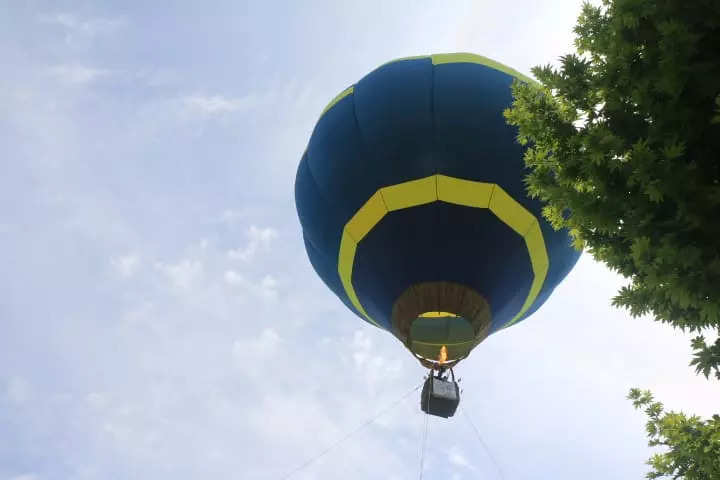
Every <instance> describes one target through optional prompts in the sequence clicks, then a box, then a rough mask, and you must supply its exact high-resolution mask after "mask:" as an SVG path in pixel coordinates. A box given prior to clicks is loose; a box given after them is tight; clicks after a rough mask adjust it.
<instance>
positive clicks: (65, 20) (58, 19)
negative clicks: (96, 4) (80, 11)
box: [39, 13, 126, 37]
mask: <svg viewBox="0 0 720 480" xmlns="http://www.w3.org/2000/svg"><path fill="white" fill-rule="evenodd" d="M39 20H40V22H41V23H45V24H49V25H58V26H60V27H63V28H65V29H66V30H68V32H69V33H73V34H81V35H86V36H91V37H92V36H95V35H97V34H104V33H111V32H114V31H115V30H117V29H118V28H120V27H122V26H123V25H125V23H126V22H125V19H123V18H99V17H98V18H82V17H80V16H79V15H76V14H74V13H56V14H54V15H41V16H40V19H39Z"/></svg>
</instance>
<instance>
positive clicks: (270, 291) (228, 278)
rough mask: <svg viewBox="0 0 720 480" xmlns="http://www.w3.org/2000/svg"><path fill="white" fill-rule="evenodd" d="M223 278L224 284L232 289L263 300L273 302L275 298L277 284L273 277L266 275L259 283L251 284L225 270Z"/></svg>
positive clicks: (251, 282) (240, 276)
mask: <svg viewBox="0 0 720 480" xmlns="http://www.w3.org/2000/svg"><path fill="white" fill-rule="evenodd" d="M223 278H224V280H225V283H226V284H228V285H230V286H232V287H236V288H240V289H241V290H243V291H246V292H249V293H250V294H252V295H254V296H257V297H260V298H262V299H264V300H273V299H275V298H277V295H278V292H277V287H278V282H277V280H276V279H275V277H273V276H272V275H270V274H266V275H265V276H264V277H263V278H262V280H260V282H253V281H250V280H248V279H247V278H245V276H243V275H242V274H240V273H238V272H236V271H235V270H227V271H226V272H225V274H224V275H223Z"/></svg>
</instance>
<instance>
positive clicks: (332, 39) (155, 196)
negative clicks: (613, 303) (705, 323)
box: [0, 0, 720, 480]
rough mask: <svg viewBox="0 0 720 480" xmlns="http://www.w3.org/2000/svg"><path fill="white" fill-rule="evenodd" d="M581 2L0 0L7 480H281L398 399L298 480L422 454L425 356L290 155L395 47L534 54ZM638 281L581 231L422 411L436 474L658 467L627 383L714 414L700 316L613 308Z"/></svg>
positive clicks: (676, 405)
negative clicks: (363, 290)
mask: <svg viewBox="0 0 720 480" xmlns="http://www.w3.org/2000/svg"><path fill="white" fill-rule="evenodd" d="M579 11H580V3H579V2H576V1H570V0H563V1H559V0H518V1H516V2H500V1H477V0H476V1H446V2H437V1H427V0H413V1H405V0H399V1H394V2H385V1H382V0H368V1H363V2H346V1H328V2H271V1H257V2H250V3H244V2H241V1H222V0H221V1H215V2H195V3H191V2H182V1H177V2H130V1H128V2H91V1H77V2H62V1H53V2H42V1H13V0H0V59H1V60H0V65H2V68H0V152H1V153H0V265H2V272H3V273H2V275H0V480H56V479H57V480H64V479H77V480H81V479H82V480H85V479H87V480H90V479H102V480H108V479H118V480H120V479H153V480H162V479H173V480H186V479H200V478H202V479H206V478H212V479H217V480H222V479H247V480H274V479H282V478H286V476H287V474H289V473H290V472H292V471H294V469H296V467H298V466H301V465H303V464H304V463H305V462H306V461H307V460H309V459H312V458H314V457H316V456H317V455H318V454H320V453H321V452H323V451H325V449H326V448H327V447H328V446H331V445H333V444H334V443H336V442H337V440H338V439H341V438H344V436H345V435H346V434H347V433H348V432H353V431H355V429H356V428H357V427H358V426H360V425H363V423H364V422H366V421H367V420H368V419H369V418H373V417H375V416H376V415H378V414H379V413H382V412H384V414H382V415H380V416H378V417H377V420H376V421H374V422H372V423H370V424H368V425H366V426H365V427H364V428H362V429H360V430H358V431H357V433H356V434H354V435H353V436H351V437H350V438H348V439H347V441H345V442H343V443H341V444H340V445H339V446H337V448H334V449H332V450H330V451H329V452H328V453H327V454H325V455H324V456H322V457H320V458H319V459H318V460H317V461H316V462H313V463H310V464H308V465H307V466H306V467H305V468H302V469H300V470H299V471H297V472H296V473H295V474H294V475H292V476H291V477H290V478H292V479H298V480H301V479H302V480H312V479H321V478H322V479H324V478H336V477H337V476H342V477H343V478H344V479H346V480H355V479H393V480H394V479H397V480H400V479H413V478H418V475H419V467H420V456H421V448H420V445H421V439H422V435H423V432H424V425H425V423H424V422H425V420H426V418H425V417H424V416H423V415H422V414H421V412H420V411H419V395H418V392H413V393H411V394H410V395H409V396H406V397H403V395H405V394H407V393H408V392H411V391H412V389H413V388H415V387H416V386H418V384H419V383H420V382H421V380H422V378H423V375H424V370H423V369H422V368H421V367H420V365H419V364H418V363H417V362H416V361H415V360H414V359H412V358H410V356H409V355H408V354H407V352H406V351H405V349H404V348H402V346H401V345H400V344H399V343H398V341H397V340H395V339H394V337H392V335H390V334H388V333H387V332H383V331H380V330H378V329H376V328H374V327H372V326H370V325H368V324H366V323H363V322H362V321H361V320H359V319H358V318H357V317H355V316H354V315H353V314H351V313H350V312H349V311H348V310H347V309H345V307H344V306H343V305H342V303H341V302H340V301H339V300H338V299H336V298H335V297H334V296H333V295H332V293H330V292H329V290H327V289H326V287H325V286H324V284H323V283H322V282H321V281H320V280H319V279H318V278H317V277H316V275H315V273H314V271H313V270H312V267H311V266H310V264H309V261H308V260H307V257H306V255H305V251H304V247H303V242H302V236H301V231H300V225H299V222H298V219H297V214H296V211H295V206H294V189H293V184H294V179H295V172H296V168H297V164H298V162H299V160H300V156H301V155H302V152H303V151H304V149H305V146H306V144H307V141H308V139H309V136H310V133H311V131H312V128H313V126H314V123H315V121H316V120H317V118H318V116H319V114H320V112H321V111H322V109H323V107H324V106H325V105H326V104H327V103H328V102H329V100H330V99H332V98H333V97H334V96H335V95H336V94H337V93H338V92H340V91H342V90H343V89H344V88H346V87H347V86H348V85H350V84H352V83H354V82H356V81H357V80H359V79H360V78H361V77H362V76H363V75H364V74H366V73H367V72H369V71H370V70H372V69H373V68H374V67H376V66H378V65H380V64H382V63H384V62H386V61H388V60H391V59H394V58H398V57H404V56H411V55H420V54H429V53H441V52H458V51H468V52H474V53H478V54H481V55H485V56H488V57H491V58H493V59H496V60H498V61H500V62H502V63H505V64H507V65H510V66H512V67H514V68H515V69H517V70H519V71H521V72H523V73H526V74H528V73H529V71H530V68H531V67H532V66H534V65H537V64H546V63H556V62H557V59H558V57H559V56H560V55H563V54H566V53H569V52H570V51H571V50H572V41H573V36H572V27H573V25H574V23H575V19H576V17H577V15H578V13H579ZM624 282H625V281H624V280H623V279H622V278H618V277H617V276H616V275H614V274H613V273H612V272H609V271H608V270H607V269H606V268H605V267H603V266H602V265H600V264H597V263H595V262H594V261H593V260H592V259H591V258H590V257H588V256H587V255H583V257H581V259H580V261H579V263H578V265H577V267H576V268H575V269H574V271H573V272H572V273H571V274H570V275H569V276H568V277H567V279H566V280H565V282H564V283H563V284H561V286H560V287H559V288H558V289H557V290H556V292H555V294H554V295H553V296H552V298H551V299H550V300H549V301H548V302H547V303H546V304H545V305H544V306H543V307H542V308H541V309H540V310H539V311H538V312H537V313H536V314H534V315H533V316H532V317H531V318H530V319H529V320H527V321H525V322H523V323H521V324H518V325H516V326H514V327H513V328H511V329H507V330H504V331H502V332H500V333H498V334H495V335H493V336H491V337H490V338H489V339H487V340H486V341H485V342H484V343H483V344H481V345H480V346H479V347H478V348H477V349H476V350H475V351H474V353H473V354H472V355H471V356H470V357H469V358H468V359H467V360H465V361H464V362H463V363H462V364H461V365H460V366H459V367H458V369H457V373H458V375H459V376H460V377H461V378H462V382H461V386H462V388H463V402H462V406H463V411H464V412H465V413H466V414H467V416H465V415H463V414H458V415H457V416H456V417H454V418H453V419H451V420H444V419H440V418H435V417H430V418H428V419H427V420H428V422H427V423H428V436H427V438H428V440H427V447H426V451H425V455H424V460H423V461H424V470H425V473H424V478H437V479H445V480H464V479H479V478H483V479H491V478H492V479H494V478H505V479H508V480H510V479H516V480H523V479H538V478H548V479H558V480H564V479H568V480H569V479H573V480H575V479H577V478H584V479H587V480H592V479H598V480H599V479H603V480H605V479H607V478H624V479H630V478H643V475H644V473H645V472H646V471H647V467H646V465H644V461H645V459H646V458H647V457H648V456H649V455H650V454H651V450H650V449H649V448H648V447H647V439H646V437H645V431H644V422H645V419H644V416H643V414H642V412H639V411H635V410H634V409H633V408H632V405H631V404H630V403H629V402H628V401H627V400H626V399H625V396H626V395H627V392H628V390H629V389H630V388H631V387H635V386H637V387H641V388H648V389H651V390H652V391H653V392H654V393H655V394H656V395H657V397H658V398H659V399H661V400H662V401H663V402H665V404H666V405H667V407H668V408H671V409H676V410H683V411H686V412H689V413H697V414H699V415H704V416H709V415H711V414H712V413H716V412H715V411H716V410H717V405H718V404H719V403H720V402H718V399H719V398H720V390H719V388H718V384H717V382H715V383H713V382H708V381H706V380H705V379H704V378H701V377H698V376H696V375H695V374H694V373H693V371H692V370H691V369H690V368H689V367H688V366H687V364H688V362H689V361H690V355H691V349H690V347H689V339H690V335H687V334H683V333H682V332H679V331H674V330H672V329H671V328H670V327H667V326H663V325H660V324H658V323H655V322H653V321H652V320H651V319H650V318H637V319H632V318H630V317H629V315H628V314H627V313H626V312H625V311H622V310H617V309H614V308H612V307H610V299H611V298H612V296H613V295H614V293H615V292H616V291H617V289H618V288H619V287H620V286H621V285H623V284H624ZM400 398H403V400H402V401H400V402H399V403H394V402H396V401H397V400H398V399H400ZM392 405H394V406H393V407H392V408H390V409H388V406H392ZM468 418H470V419H472V422H473V423H474V425H475V426H476V427H477V430H478V432H479V433H480V435H481V438H482V440H483V442H484V444H485V445H486V446H487V449H485V448H484V447H483V443H482V442H481V441H480V439H478V437H477V436H476V434H475V432H474V430H473V428H472V427H471V425H470V423H469V422H468ZM488 451H489V452H490V453H488Z"/></svg>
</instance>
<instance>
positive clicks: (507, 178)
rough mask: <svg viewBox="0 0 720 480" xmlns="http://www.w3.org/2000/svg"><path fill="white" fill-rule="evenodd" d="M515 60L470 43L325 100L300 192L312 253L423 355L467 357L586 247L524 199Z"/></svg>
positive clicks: (384, 71) (330, 282)
mask: <svg viewBox="0 0 720 480" xmlns="http://www.w3.org/2000/svg"><path fill="white" fill-rule="evenodd" d="M516 78H517V79H519V80H521V81H531V80H529V79H527V78H525V77H523V76H522V75H521V74H519V73H517V72H515V71H514V70H512V69H510V68H508V67H505V66H503V65H500V64H498V63H497V62H494V61H492V60H489V59H487V58H484V57H480V56H477V55H472V54H440V55H432V56H426V57H414V58H409V59H401V60H397V61H394V62H391V63H388V64H385V65H383V66H381V67H379V68H377V69H376V70H374V71H373V72H371V73H369V74H368V75H366V76H365V77H364V78H362V79H361V80H360V81H359V82H357V83H356V84H354V85H353V86H351V87H349V88H348V89H346V90H345V91H343V92H342V93H341V94H340V95H338V96H337V97H336V98H335V99H334V100H333V101H332V102H331V103H330V104H329V105H328V107H327V108H326V109H325V110H324V111H323V113H322V115H321V117H320V119H319V120H318V122H317V124H316V126H315V129H314V131H313V133H312V136H311V138H310V141H309V144H308V147H307V150H306V151H305V153H304V155H303V156H302V159H301V161H300V165H299V167H298V172H297V177H296V182H295V198H296V206H297V210H298V215H299V217H300V222H301V224H302V229H303V237H304V241H305V246H306V249H307V253H308V256H309V258H310V261H311V263H312V265H313V267H314V269H315V271H316V272H317V273H318V275H319V276H320V277H321V278H322V280H323V281H324V282H325V283H326V284H327V286H328V287H329V288H330V289H331V290H332V291H333V292H334V293H335V294H336V295H337V296H338V298H340V300H342V301H343V302H344V303H345V305H347V307H348V308H349V309H350V310H352V311H353V312H355V313H356V314H357V315H358V316H359V317H360V318H362V319H364V320H365V321H367V322H370V323H372V324H373V325H376V326H378V327H379V328H382V329H385V330H388V331H389V332H391V333H393V334H394V335H395V336H396V337H398V338H399V339H400V340H401V341H402V342H403V343H404V344H405V345H406V346H407V347H408V348H409V349H410V350H411V351H412V352H413V353H414V354H416V355H417V356H419V357H423V358H427V359H435V358H437V356H438V354H439V352H440V349H441V347H442V346H443V345H445V346H446V347H447V358H448V360H450V361H452V360H458V359H461V358H464V357H465V356H466V355H467V354H468V353H469V352H470V350H472V348H473V347H475V346H476V345H477V344H478V343H479V342H481V341H482V340H483V339H484V338H486V337H487V336H488V335H490V334H491V333H493V332H496V331H498V330H500V329H502V328H505V327H508V326H510V325H513V324H515V323H517V322H519V321H521V320H523V319H525V318H527V317H528V316H529V315H531V314H532V313H533V312H535V311H536V310H537V309H538V308H539V307H540V306H541V305H542V304H543V303H544V302H545V301H546V300H547V299H548V297H549V296H550V294H551V293H552V291H553V289H554V288H555V287H556V286H557V285H558V283H559V282H560V281H562V279H563V278H564V277H565V276H566V275H567V273H568V272H569V271H570V270H571V269H572V267H573V266H574V264H575V262H576V261H577V259H578V257H579V252H577V251H576V250H574V249H573V248H572V246H571V244H570V240H569V237H568V235H567V232H566V231H555V230H553V229H552V227H551V226H550V225H549V224H548V223H547V221H545V220H544V219H543V217H542V214H541V209H542V205H541V203H540V202H539V201H537V200H534V199H531V198H529V197H528V195H527V193H526V191H525V186H524V183H523V180H524V177H525V176H526V174H527V173H528V172H527V170H526V168H525V166H524V162H523V148H522V147H521V146H520V145H519V144H518V143H517V142H516V135H517V131H516V129H515V128H513V127H511V126H508V125H507V124H506V123H505V119H504V117H503V110H505V109H506V108H508V107H509V106H510V105H511V103H512V95H511V90H510V86H511V84H512V82H513V80H514V79H516Z"/></svg>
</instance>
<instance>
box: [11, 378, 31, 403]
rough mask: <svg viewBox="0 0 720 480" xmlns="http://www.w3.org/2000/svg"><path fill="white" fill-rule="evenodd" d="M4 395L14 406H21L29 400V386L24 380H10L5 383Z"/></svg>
mask: <svg viewBox="0 0 720 480" xmlns="http://www.w3.org/2000/svg"><path fill="white" fill-rule="evenodd" d="M5 395H6V397H7V398H8V400H10V402H12V403H14V404H15V405H23V404H24V403H26V402H27V401H28V399H29V398H30V386H29V385H28V382H27V381H26V380H25V379H24V378H21V377H14V378H11V379H10V380H9V381H8V383H7V387H6V390H5Z"/></svg>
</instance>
